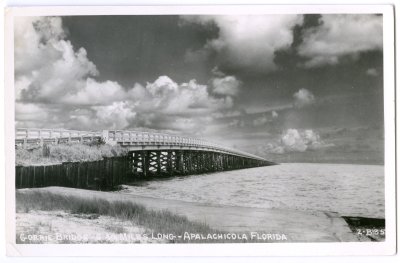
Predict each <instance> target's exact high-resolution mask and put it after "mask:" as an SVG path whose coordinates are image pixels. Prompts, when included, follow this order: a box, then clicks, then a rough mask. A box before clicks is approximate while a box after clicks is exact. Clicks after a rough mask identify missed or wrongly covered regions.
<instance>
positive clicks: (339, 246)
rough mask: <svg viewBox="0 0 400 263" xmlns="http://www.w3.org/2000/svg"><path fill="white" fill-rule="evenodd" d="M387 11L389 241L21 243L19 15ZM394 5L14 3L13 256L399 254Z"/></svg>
mask: <svg viewBox="0 0 400 263" xmlns="http://www.w3.org/2000/svg"><path fill="white" fill-rule="evenodd" d="M296 13H382V14H384V21H383V22H384V26H383V28H384V84H385V85H384V86H385V87H384V90H385V94H384V98H385V106H384V110H385V185H386V187H385V208H386V209H385V211H386V233H387V234H386V241H385V242H374V243H361V242H360V243H359V242H346V243H290V244H287V243H285V244H283V243H273V244H218V245H216V244H138V245H134V244H129V245H119V244H112V245H97V244H96V245H58V244H57V245H31V244H30V245H21V244H18V245H16V244H15V212H14V211H15V185H14V182H15V181H14V177H15V174H14V172H15V171H14V169H15V168H14V163H15V154H14V153H15V152H14V143H13V141H14V120H15V119H14V92H13V88H12V87H13V85H14V84H13V83H14V74H13V69H14V64H13V53H14V52H13V18H14V16H32V15H35V16H45V15H57V16H58V15H60V16H61V15H63V16H65V15H117V14H119V15H133V14H147V15H151V14H296ZM393 13H394V10H393V7H392V6H390V5H346V6H345V5H312V6H311V5H290V6H283V5H273V6H272V5H270V6H264V5H246V6H244V5H242V6H123V7H116V6H101V7H99V6H91V7H65V6H64V7H14V8H8V9H7V10H6V13H5V16H6V17H5V19H6V21H5V34H6V36H5V50H6V52H5V61H6V64H5V65H6V67H5V80H6V82H5V83H6V85H5V87H6V88H5V98H6V101H5V113H6V115H5V123H6V125H5V132H6V134H5V135H6V136H5V138H6V141H5V146H6V148H5V149H6V156H5V157H6V204H7V206H6V220H7V222H8V224H7V229H6V230H7V231H6V234H7V242H8V243H7V244H6V245H7V254H8V255H33V256H87V255H96V256H310V255H312V256H326V255H393V254H394V253H395V252H396V222H395V216H396V210H395V205H396V202H395V201H396V199H395V161H396V159H395V154H394V153H395V144H394V143H393V142H395V133H394V131H395V122H394V121H395V101H394V92H395V89H394V87H395V82H394V35H393V32H394V18H393Z"/></svg>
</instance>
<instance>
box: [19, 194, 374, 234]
mask: <svg viewBox="0 0 400 263" xmlns="http://www.w3.org/2000/svg"><path fill="white" fill-rule="evenodd" d="M17 192H19V193H29V192H41V193H51V194H55V195H61V196H65V197H76V198H83V199H87V200H88V199H102V200H107V201H108V202H131V203H137V204H140V205H142V206H144V207H145V208H146V209H148V210H149V211H158V212H160V211H169V212H170V213H172V214H173V215H177V216H179V217H184V218H187V220H189V221H190V222H194V223H200V224H203V225H207V226H209V227H210V228H211V229H216V230H219V231H224V232H227V233H245V232H251V231H253V232H254V231H255V232H258V233H261V234H266V235H267V234H270V235H272V234H279V235H280V236H281V237H282V235H285V237H287V241H286V240H284V241H285V242H343V241H370V240H367V239H360V238H358V237H357V235H356V233H354V231H352V229H351V228H350V226H349V225H348V224H347V223H346V221H345V220H344V219H343V218H342V217H341V216H340V215H339V214H337V213H327V212H320V211H313V212H302V211H294V210H285V209H261V208H250V207H236V206H215V205H207V204H198V203H193V202H185V201H177V200H166V199H160V198H152V197H143V196H136V195H131V194H123V193H116V192H98V191H91V190H81V189H73V188H63V187H47V188H37V189H20V190H17ZM17 205H18V204H17ZM194 242H196V241H194ZM264 242H265V241H264ZM272 242H282V240H278V241H277V240H272Z"/></svg>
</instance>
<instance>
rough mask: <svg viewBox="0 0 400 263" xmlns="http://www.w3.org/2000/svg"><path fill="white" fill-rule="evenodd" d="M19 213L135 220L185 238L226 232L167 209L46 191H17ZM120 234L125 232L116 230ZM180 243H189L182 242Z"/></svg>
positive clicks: (157, 231) (149, 227)
mask: <svg viewBox="0 0 400 263" xmlns="http://www.w3.org/2000/svg"><path fill="white" fill-rule="evenodd" d="M16 210H17V212H23V213H26V212H29V211H30V210H44V211H51V210H64V211H67V212H69V213H72V214H98V215H106V216H111V217H115V218H119V219H122V220H128V221H131V222H132V223H134V224H137V225H139V226H142V227H145V228H146V229H148V231H150V232H154V233H169V234H174V235H182V234H183V233H184V232H190V233H199V234H203V235H207V234H209V233H223V232H221V231H216V230H214V229H211V228H210V227H209V226H208V225H207V224H205V223H198V222H192V221H189V220H188V219H187V218H186V217H184V216H180V215H176V214H173V213H171V212H169V211H167V210H163V211H153V210H148V209H146V208H145V207H144V206H143V205H140V204H136V203H132V202H129V201H111V202H110V201H107V200H105V199H96V198H82V197H76V196H65V195H62V194H54V193H50V192H43V191H27V192H17V193H16ZM116 231H122V230H121V229H116ZM179 242H185V241H184V240H179ZM213 242H214V243H215V242H223V240H219V241H218V240H213Z"/></svg>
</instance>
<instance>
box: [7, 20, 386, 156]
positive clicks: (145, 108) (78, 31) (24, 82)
mask: <svg viewBox="0 0 400 263" xmlns="http://www.w3.org/2000/svg"><path fill="white" fill-rule="evenodd" d="M14 22H15V25H14V28H15V29H14V30H15V31H14V41H15V42H14V43H15V48H14V59H15V99H16V104H15V105H16V106H15V112H16V115H15V116H16V117H15V118H16V126H17V127H36V128H64V129H77V130H102V129H125V130H143V131H162V132H166V133H171V134H178V135H184V136H191V137H198V138H203V139H206V140H210V141H214V142H218V143H221V144H225V145H227V146H231V147H236V148H239V149H241V150H246V151H249V152H253V153H257V154H259V155H262V156H270V155H271V154H272V155H279V156H282V155H287V154H290V153H297V152H300V153H301V152H308V151H312V152H313V153H315V155H318V153H319V152H323V153H324V154H328V153H329V152H335V153H336V155H338V154H339V155H340V153H341V152H343V151H345V152H353V153H354V154H361V155H362V154H364V153H365V152H367V151H370V150H374V151H376V152H377V155H378V156H383V152H382V151H383V150H382V149H383V148H382V144H383V143H382V136H383V135H382V134H383V132H382V131H383V122H384V119H383V55H382V53H383V39H382V16H381V15H376V14H361V15H357V14H348V15H340V14H322V15H303V14H298V15H242V16H240V15H239V16H226V15H225V16H222V15H201V16H196V15H193V16H170V15H163V16H154V15H151V16H140V15H136V16H68V17H17V18H15V21H14ZM360 134H364V135H363V136H364V137H365V138H367V139H366V140H360V139H357V138H358V137H360ZM357 136H358V137H357ZM363 141H364V142H363ZM349 145H350V146H349ZM346 147H347V148H346ZM375 157H376V156H375ZM375 157H374V158H375ZM365 158H366V159H368V158H370V157H368V156H367V157H365ZM375 159H376V158H375ZM378 159H379V158H378Z"/></svg>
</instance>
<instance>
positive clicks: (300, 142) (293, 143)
mask: <svg viewBox="0 0 400 263" xmlns="http://www.w3.org/2000/svg"><path fill="white" fill-rule="evenodd" d="M331 146H333V144H327V143H325V142H324V141H322V140H321V138H320V136H319V134H318V133H317V132H316V131H313V130H298V129H287V130H286V131H284V132H283V133H282V134H281V136H280V139H279V142H276V143H268V144H267V145H266V146H265V147H264V152H267V153H273V154H284V153H289V152H305V151H309V150H318V149H322V148H327V147H331Z"/></svg>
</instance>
